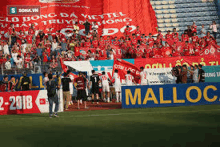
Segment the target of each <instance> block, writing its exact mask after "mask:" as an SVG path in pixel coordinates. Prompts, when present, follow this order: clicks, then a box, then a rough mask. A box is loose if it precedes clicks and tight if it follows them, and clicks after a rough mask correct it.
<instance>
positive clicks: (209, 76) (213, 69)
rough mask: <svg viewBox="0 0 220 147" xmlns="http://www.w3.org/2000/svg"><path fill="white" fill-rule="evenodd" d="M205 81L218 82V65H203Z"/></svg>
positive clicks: (219, 73)
mask: <svg viewBox="0 0 220 147" xmlns="http://www.w3.org/2000/svg"><path fill="white" fill-rule="evenodd" d="M202 68H203V70H204V71H205V81H206V82H220V66H203V67H202Z"/></svg>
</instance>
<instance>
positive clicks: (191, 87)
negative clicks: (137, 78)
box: [122, 82, 220, 108]
mask: <svg viewBox="0 0 220 147" xmlns="http://www.w3.org/2000/svg"><path fill="white" fill-rule="evenodd" d="M206 104H220V83H219V82H218V83H197V84H168V85H155V86H150V85H146V86H122V108H149V107H170V106H190V105H206Z"/></svg>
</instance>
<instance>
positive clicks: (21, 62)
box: [16, 58, 23, 68]
mask: <svg viewBox="0 0 220 147" xmlns="http://www.w3.org/2000/svg"><path fill="white" fill-rule="evenodd" d="M16 65H17V67H18V68H22V67H23V60H22V59H21V58H20V59H19V60H17V61H16Z"/></svg>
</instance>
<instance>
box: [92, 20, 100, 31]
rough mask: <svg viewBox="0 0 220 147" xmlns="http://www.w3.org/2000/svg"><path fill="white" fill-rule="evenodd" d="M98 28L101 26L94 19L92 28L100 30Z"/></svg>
mask: <svg viewBox="0 0 220 147" xmlns="http://www.w3.org/2000/svg"><path fill="white" fill-rule="evenodd" d="M98 28H99V26H98V25H97V23H96V21H94V22H93V23H92V30H95V31H96V32H98Z"/></svg>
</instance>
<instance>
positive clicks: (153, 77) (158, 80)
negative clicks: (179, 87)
mask: <svg viewBox="0 0 220 147" xmlns="http://www.w3.org/2000/svg"><path fill="white" fill-rule="evenodd" d="M171 70H172V68H158V69H154V68H151V69H145V71H146V72H147V80H148V84H149V85H160V84H175V83H176V77H174V76H172V72H171Z"/></svg>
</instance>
